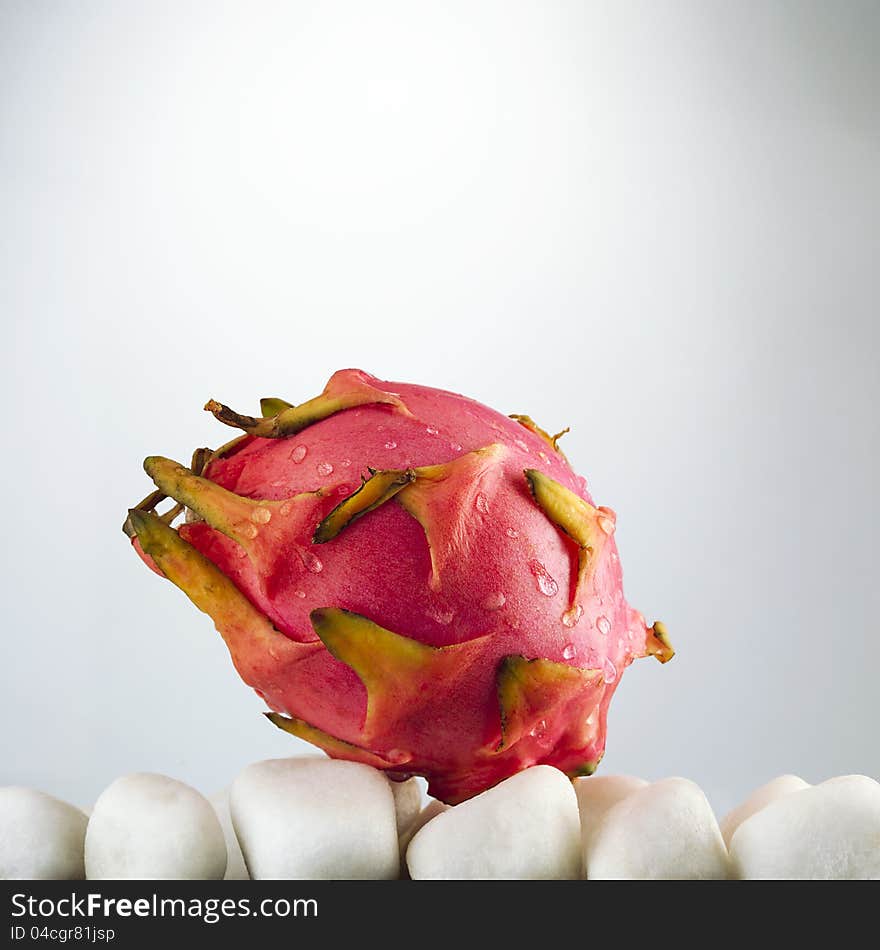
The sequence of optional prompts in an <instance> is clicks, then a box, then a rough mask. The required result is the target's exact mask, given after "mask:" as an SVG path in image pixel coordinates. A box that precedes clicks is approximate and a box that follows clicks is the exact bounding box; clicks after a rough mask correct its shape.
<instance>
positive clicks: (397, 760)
mask: <svg viewBox="0 0 880 950" xmlns="http://www.w3.org/2000/svg"><path fill="white" fill-rule="evenodd" d="M385 758H386V759H387V760H388V761H389V762H393V763H394V764H395V765H402V764H403V763H404V762H409V760H410V759H411V758H412V756H411V755H410V754H409V753H408V752H404V751H403V749H389V750H388V751H387V752H386V753H385Z"/></svg>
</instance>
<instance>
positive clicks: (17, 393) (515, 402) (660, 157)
mask: <svg viewBox="0 0 880 950" xmlns="http://www.w3.org/2000/svg"><path fill="white" fill-rule="evenodd" d="M878 49H880V6H878V4H876V3H854V2H848V3H824V2H773V3H765V2H740V3H720V2H712V3H705V2H696V0H695V2H692V3H684V2H680V3H664V2H650V3H644V4H621V3H611V2H609V3H601V4H600V3H564V2H557V3H552V2H551V3H548V2H543V3H538V2H506V3H500V2H499V3H485V2H483V3H473V2H468V3H449V2H445V3H442V4H441V3H436V4H426V3H406V2H401V3H388V2H379V3H376V2H374V3H369V4H365V3H356V2H350V3H334V2H328V3H307V2H300V3H297V2H291V3H286V4H274V3H266V2H263V3H247V4H245V3H239V4H229V3H217V2H206V3H201V4H200V3H156V2H151V3H123V2H114V3H109V2H108V3H98V2H91V3H86V2H82V3H73V2H32V0H28V2H9V0H5V2H2V3H0V136H2V138H0V248H2V251H0V313H2V320H3V331H4V332H3V341H4V346H3V353H2V360H3V367H2V377H0V386H2V400H3V422H4V464H3V466H2V469H0V479H2V492H3V498H4V514H3V524H4V537H5V543H4V547H3V554H2V558H3V561H2V574H0V576H2V611H3V612H2V637H3V658H2V673H0V675H2V691H0V722H2V727H0V728H2V736H0V763H2V764H0V783H26V784H33V785H36V786H39V787H42V788H44V789H46V790H48V791H51V792H54V793H56V794H59V795H61V796H65V797H68V798H70V799H72V800H74V801H78V802H83V803H85V802H89V801H91V800H92V799H93V798H94V797H95V796H96V794H97V793H98V792H99V791H100V790H101V789H102V788H103V787H104V785H105V784H107V783H108V782H109V781H110V780H111V779H112V778H114V777H115V776H116V775H117V774H119V773H122V772H125V771H130V770H155V771H161V772H167V773H170V774H172V775H175V776H178V777H180V778H182V779H184V780H186V781H189V782H192V783H194V784H195V785H197V786H199V787H200V788H202V789H203V790H205V791H211V790H213V789H214V788H215V787H218V786H221V785H223V784H225V783H226V782H227V781H228V780H229V778H230V777H231V776H232V775H234V774H235V772H236V771H237V770H238V769H239V768H240V767H241V766H243V765H244V764H245V763H247V762H248V761H250V760H253V759H257V758H261V757H265V756H272V755H283V754H286V753H289V752H291V751H292V750H294V749H297V750H302V749H304V748H305V746H303V745H301V744H299V743H297V742H296V741H294V740H291V739H289V738H288V737H286V736H284V735H282V734H281V733H278V732H276V731H275V730H274V729H273V728H272V727H271V726H269V725H268V724H267V723H266V722H265V721H264V720H263V718H262V717H261V716H260V715H259V712H260V709H261V703H260V701H259V700H258V699H257V698H256V697H255V696H254V695H253V694H252V693H251V692H250V691H249V690H248V689H247V688H245V687H244V686H243V685H241V684H240V682H239V680H238V679H237V677H236V676H235V674H234V672H233V670H232V668H231V665H230V663H229V660H228V656H227V654H226V651H225V649H224V647H223V645H222V643H221V641H220V639H219V637H218V636H217V635H216V634H215V633H214V632H213V630H212V627H211V623H210V621H208V620H207V619H206V618H204V617H203V616H201V615H199V614H198V613H197V612H196V611H195V610H194V609H193V608H192V607H191V606H190V604H189V603H188V601H186V599H185V598H184V597H183V595H182V594H180V593H179V592H178V591H176V590H175V589H174V588H173V587H172V586H171V585H170V584H163V583H162V582H160V581H159V580H158V579H157V578H156V577H154V576H153V575H152V574H150V573H149V572H148V571H147V570H145V569H144V568H143V567H142V566H141V565H140V563H139V562H138V561H137V559H136V557H135V556H134V555H133V554H132V553H131V551H130V550H129V548H128V544H127V542H126V540H125V538H124V537H123V535H122V534H121V533H120V530H119V526H120V524H121V522H122V519H123V515H124V512H125V509H126V507H127V506H128V505H129V504H132V503H134V502H135V501H137V500H138V499H139V498H140V497H142V496H143V495H144V494H146V491H147V488H148V483H147V480H146V476H144V475H143V473H142V471H141V469H140V462H141V459H142V458H143V457H144V456H146V455H148V454H152V453H161V454H166V455H170V456H172V457H177V458H181V459H184V458H187V457H188V453H189V451H190V450H191V449H192V448H193V447H194V446H196V445H204V444H217V443H218V442H220V441H223V440H225V438H226V437H228V434H229V433H228V432H227V431H226V430H223V429H222V428H221V427H220V426H219V425H218V424H217V423H215V422H214V421H213V420H212V419H211V417H210V416H209V415H208V414H206V413H203V412H202V411H201V406H202V404H203V403H204V402H205V399H206V398H207V397H209V396H214V397H217V398H220V399H222V400H224V401H225V402H228V403H230V404H232V405H234V406H236V407H239V408H244V409H247V408H248V407H254V406H255V404H256V399H257V397H259V396H261V395H265V394H277V395H281V396H285V397H287V398H289V399H291V400H294V401H301V400H303V399H305V398H307V397H310V396H312V395H314V394H315V393H317V392H318V391H319V390H320V388H321V387H322V385H323V383H324V381H325V379H326V378H327V376H329V374H330V372H331V371H332V370H334V369H336V368H338V367H344V366H360V367H362V368H364V369H367V370H369V371H371V372H373V373H375V374H377V375H379V376H381V377H383V378H388V379H404V380H411V381H418V382H424V383H427V384H433V385H437V386H440V387H443V388H448V389H453V390H457V391H461V392H465V393H467V394H469V395H471V396H474V397H476V398H478V399H481V400H482V401H484V402H486V403H489V404H490V405H493V406H495V407H497V408H499V409H501V410H503V411H507V412H515V411H519V412H528V413H530V414H531V415H533V416H534V417H535V418H536V419H538V420H539V421H540V422H541V423H542V424H543V425H545V426H546V427H548V428H550V430H551V431H555V430H556V429H558V428H561V427H562V426H564V425H571V426H572V432H571V434H570V435H568V436H567V437H566V440H565V450H566V452H567V453H568V454H569V457H570V458H571V459H572V461H573V463H574V464H575V466H576V467H577V468H579V469H580V470H582V471H583V472H584V473H585V474H586V475H587V477H588V478H589V482H590V486H591V488H592V490H593V492H594V494H595V496H596V498H597V500H598V501H599V502H600V503H604V504H609V505H611V506H613V507H614V508H616V509H617V511H618V513H619V526H620V527H619V536H618V539H619V544H620V548H621V555H622V559H623V564H624V568H625V579H626V589H627V594H628V596H629V599H630V601H631V602H633V603H634V604H635V605H637V606H638V607H639V608H640V609H642V610H643V611H644V612H645V613H646V614H647V615H648V616H649V617H660V618H662V619H664V620H665V621H666V622H667V624H668V626H669V628H670V631H671V635H672V638H673V642H674V644H675V646H676V648H677V649H678V655H677V656H676V658H675V660H674V661H673V662H672V663H670V664H669V665H668V666H666V667H661V666H659V665H658V664H656V663H654V662H652V661H648V660H643V661H641V662H639V663H637V664H635V665H634V666H633V667H631V668H630V669H629V670H628V671H627V673H626V676H625V677H624V680H623V684H622V686H621V688H620V689H619V691H618V693H617V696H616V699H615V703H614V705H613V706H612V712H611V717H610V728H609V743H608V754H607V756H606V760H605V763H604V765H603V769H604V770H605V771H608V772H616V771H622V772H632V773H636V774H640V775H644V776H646V777H649V778H655V777H662V776H665V775H670V774H681V775H686V776H689V777H691V778H693V779H695V780H696V781H698V782H700V783H701V784H702V785H703V786H704V788H705V789H706V791H707V792H708V794H709V796H710V798H711V799H712V801H713V803H714V804H715V805H716V807H717V808H718V810H719V811H722V810H724V809H726V808H727V807H728V806H730V805H732V804H734V803H735V801H736V800H738V799H740V798H741V797H742V796H743V795H744V794H745V793H746V792H747V791H748V790H749V789H750V788H751V787H752V786H754V785H756V784H757V783H760V782H763V781H765V780H767V779H769V778H770V777H772V776H773V775H775V774H778V773H780V772H783V771H794V772H798V773H800V774H801V775H803V776H804V777H805V778H806V779H808V780H810V781H817V780H821V779H823V778H825V777H827V776H829V775H832V774H835V773H842V772H853V771H858V772H865V773H868V774H871V775H874V776H878V775H880V744H878V741H877V725H878V723H877V713H878V698H877V697H878V688H877V677H878V669H880V634H878V626H877V618H878V613H880V611H878V607H880V603H878V600H880V598H878V581H877V575H876V568H877V562H878V556H877V551H878V544H877V535H878V528H880V524H878V504H877V482H878V473H877V461H878V451H880V439H878V435H880V433H878V424H877V406H878V399H880V373H878V368H877V362H878V342H880V339H878V336H880V335H878V327H877V298H878V263H880V237H878V236H880V228H878V211H880V173H878V169H880V121H878V90H880V67H878V60H880V53H878Z"/></svg>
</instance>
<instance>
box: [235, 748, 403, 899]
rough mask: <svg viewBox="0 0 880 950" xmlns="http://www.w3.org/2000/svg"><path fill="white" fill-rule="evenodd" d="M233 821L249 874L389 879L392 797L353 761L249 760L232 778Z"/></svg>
mask: <svg viewBox="0 0 880 950" xmlns="http://www.w3.org/2000/svg"><path fill="white" fill-rule="evenodd" d="M229 806H230V812H231V814H232V824H233V827H234V828H235V832H236V835H237V837H238V840H239V842H240V844H241V850H242V853H243V854H244V859H245V862H246V863H247V867H248V871H249V872H250V876H251V877H252V878H254V879H255V880H294V879H302V880H342V879H367V878H380V879H387V878H396V877H397V873H398V868H399V865H400V855H399V852H398V841H397V819H396V815H395V810H394V795H393V793H392V791H391V788H390V786H389V783H388V779H386V778H385V776H384V775H383V774H382V773H381V772H377V771H376V770H375V769H372V768H370V767H369V766H366V765H361V764H360V763H357V762H343V761H339V760H333V759H318V758H289V759H269V760H267V761H265V762H256V763H254V764H253V765H249V766H248V767H247V768H246V769H244V771H243V772H241V773H240V774H239V775H238V777H237V778H236V779H235V781H234V782H233V783H232V788H231V789H230V795H229Z"/></svg>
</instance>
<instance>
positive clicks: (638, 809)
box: [0, 758, 880, 880]
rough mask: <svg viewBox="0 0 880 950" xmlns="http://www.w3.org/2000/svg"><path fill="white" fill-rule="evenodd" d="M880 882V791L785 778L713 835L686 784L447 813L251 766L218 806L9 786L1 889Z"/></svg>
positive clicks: (619, 780)
mask: <svg viewBox="0 0 880 950" xmlns="http://www.w3.org/2000/svg"><path fill="white" fill-rule="evenodd" d="M224 876H225V877H226V878H227V879H237V880H242V879H247V878H249V877H250V878H253V879H263V880H269V879H275V880H278V879H300V880H317V879H344V878H386V879H393V878H398V877H401V876H404V877H406V876H409V877H412V878H413V879H417V880H418V879H434V880H436V879H457V880H477V879H492V878H494V879H505V880H511V879H523V878H525V879H572V878H584V877H587V878H590V879H594V880H596V879H624V880H645V879H652V880H660V879H670V878H672V879H723V878H741V879H749V878H752V879H753V878H800V879H805V878H823V879H856V878H860V879H865V878H868V879H880V785H878V783H877V782H875V781H874V780H873V779H870V778H867V777H865V776H863V775H847V776H842V777H840V778H834V779H830V780H829V781H827V782H823V783H822V784H821V785H816V786H810V785H808V784H807V783H806V782H804V781H803V780H801V779H799V778H797V777H795V776H792V775H784V776H782V777H780V778H777V779H774V780H773V781H772V782H770V783H769V784H767V785H764V786H763V787H761V788H759V789H758V790H757V791H755V792H754V793H753V794H752V795H751V796H750V797H749V798H748V799H747V800H746V801H745V802H744V803H743V804H742V805H740V806H739V807H738V808H736V809H734V810H733V811H732V812H731V813H730V814H728V815H727V816H725V817H724V818H723V819H722V820H721V822H720V823H719V822H718V821H717V820H716V818H715V815H714V814H713V812H712V808H711V806H710V805H709V802H708V801H707V799H706V796H705V795H704V794H703V792H702V791H701V790H700V789H699V788H698V787H697V786H696V785H695V784H694V783H693V782H690V781H688V780H687V779H683V778H668V779H664V780H662V781H659V782H653V783H648V782H646V781H643V780H642V779H638V778H631V777H627V776H615V775H611V776H593V777H591V778H584V779H577V780H575V781H574V782H573V783H572V782H570V781H569V780H568V779H567V778H566V777H565V776H564V775H563V774H562V773H561V772H559V771H557V770H556V769H553V768H550V767H549V766H545V765H539V766H535V767H534V768H531V769H528V770H526V771H524V772H521V773H519V774H518V775H515V776H513V777H512V778H509V779H507V780H506V781H505V782H502V783H501V784H500V785H497V786H496V787H495V788H492V789H490V790H489V791H487V792H484V793H483V794H482V795H478V796H477V797H476V798H473V799H471V800H470V801H467V802H464V803H462V804H461V805H457V806H455V807H452V808H450V807H449V806H446V805H443V804H441V803H440V802H436V801H431V802H429V803H427V804H425V802H424V799H423V795H422V791H421V786H420V785H419V784H418V783H417V781H416V780H414V779H410V780H409V781H407V782H401V783H396V782H391V781H389V780H388V779H387V778H386V777H385V776H384V775H383V774H382V773H381V772H377V771H375V770H374V769H371V768H369V767H368V766H365V765H358V764H355V763H352V762H338V761H332V760H329V759H323V758H291V759H271V760H269V761H266V762H257V763H255V764H254V765H250V766H248V767H247V768H246V769H245V770H244V771H243V772H242V773H241V774H240V775H239V776H238V777H237V778H236V779H235V781H234V782H233V783H232V785H231V787H230V788H229V789H228V790H227V791H224V792H221V793H219V794H218V795H215V796H213V797H212V798H211V799H210V800H209V799H207V798H205V797H203V796H202V795H201V794H200V793H199V792H197V791H196V790H195V789H193V788H191V787H189V786H188V785H184V784H183V783H181V782H178V781H176V780H174V779H171V778H167V777H166V776H163V775H153V774H135V775H127V776H124V777H123V778H120V779H117V780H116V781H115V782H113V784H112V785H110V786H109V787H108V788H107V789H106V790H105V791H104V792H103V793H102V795H101V796H100V798H98V800H97V802H95V805H94V807H93V808H92V809H91V815H90V816H89V815H87V814H86V812H84V811H81V810H80V809H78V808H74V807H73V806H72V805H68V804H66V803H64V802H61V801H59V800H58V799H55V798H52V797H51V796H49V795H46V794H44V793H42V792H38V791H34V790H33V789H27V788H20V787H7V788H0V878H19V879H22V878H24V879H38V878H44V879H47V878H50V879H61V878H64V879H77V878H78V879H81V878H83V877H86V878H88V879H91V880H108V879H154V880H157V879H166V880H168V879H187V878H188V879H214V880H217V879H220V878H223V877H224Z"/></svg>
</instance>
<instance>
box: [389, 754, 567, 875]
mask: <svg viewBox="0 0 880 950" xmlns="http://www.w3.org/2000/svg"><path fill="white" fill-rule="evenodd" d="M406 860H407V864H408V866H409V872H410V875H411V876H412V878H413V880H517V879H523V880H529V879H532V880H537V879H570V878H579V877H581V876H582V873H581V872H582V861H581V848H580V820H579V818H578V809H577V796H576V795H575V793H574V789H573V788H572V787H571V782H570V781H569V780H568V778H566V776H565V775H564V774H563V773H562V772H560V771H558V770H557V769H554V768H551V767H550V766H549V765H536V766H534V767H532V768H530V769H526V770H525V771H523V772H519V773H518V774H517V775H514V776H512V777H511V778H509V779H506V780H505V781H503V782H501V784H500V785H496V786H495V787H494V788H490V789H489V790H488V791H486V792H483V793H482V794H480V795H477V796H476V798H472V799H470V800H469V801H466V802H462V803H461V804H460V805H456V806H455V807H454V808H450V809H449V810H448V811H444V812H443V813H442V814H439V815H437V816H436V817H434V818H433V819H431V820H430V821H429V822H428V823H427V824H426V825H425V826H424V827H423V828H421V830H420V831H418V832H417V834H416V835H415V837H414V838H413V839H412V841H411V842H410V844H409V848H408V849H407V852H406Z"/></svg>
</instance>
